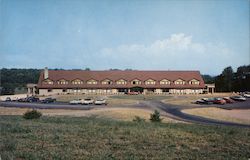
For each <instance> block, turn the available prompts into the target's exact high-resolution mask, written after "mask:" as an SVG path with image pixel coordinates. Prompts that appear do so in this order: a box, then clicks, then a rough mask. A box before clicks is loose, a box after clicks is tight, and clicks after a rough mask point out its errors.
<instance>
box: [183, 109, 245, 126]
mask: <svg viewBox="0 0 250 160" xmlns="http://www.w3.org/2000/svg"><path fill="white" fill-rule="evenodd" d="M182 112H184V113H187V114H192V115H197V116H202V117H206V118H211V119H216V120H222V121H229V122H235V123H243V124H250V109H244V110H243V109H242V110H240V109H235V110H225V109H221V108H216V107H209V108H193V109H183V110H182Z"/></svg>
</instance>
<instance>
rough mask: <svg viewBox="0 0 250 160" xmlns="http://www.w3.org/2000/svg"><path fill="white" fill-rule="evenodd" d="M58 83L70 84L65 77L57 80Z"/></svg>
mask: <svg viewBox="0 0 250 160" xmlns="http://www.w3.org/2000/svg"><path fill="white" fill-rule="evenodd" d="M57 84H68V81H66V80H65V79H61V80H59V81H57Z"/></svg>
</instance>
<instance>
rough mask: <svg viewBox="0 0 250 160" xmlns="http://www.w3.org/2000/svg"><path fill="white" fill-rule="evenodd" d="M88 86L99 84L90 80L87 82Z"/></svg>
mask: <svg viewBox="0 0 250 160" xmlns="http://www.w3.org/2000/svg"><path fill="white" fill-rule="evenodd" d="M87 84H97V81H96V80H93V79H91V80H88V81H87Z"/></svg>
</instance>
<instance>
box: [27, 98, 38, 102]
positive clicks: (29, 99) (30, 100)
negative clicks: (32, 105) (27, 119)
mask: <svg viewBox="0 0 250 160" xmlns="http://www.w3.org/2000/svg"><path fill="white" fill-rule="evenodd" d="M38 101H39V98H37V97H28V98H26V102H38Z"/></svg>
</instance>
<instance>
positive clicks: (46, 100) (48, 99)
mask: <svg viewBox="0 0 250 160" xmlns="http://www.w3.org/2000/svg"><path fill="white" fill-rule="evenodd" d="M55 101H56V99H55V98H45V99H43V100H41V102H42V103H53V102H55Z"/></svg>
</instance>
